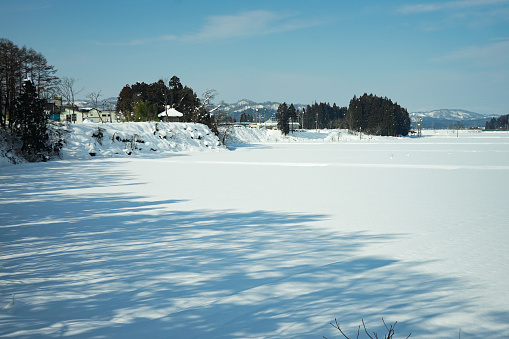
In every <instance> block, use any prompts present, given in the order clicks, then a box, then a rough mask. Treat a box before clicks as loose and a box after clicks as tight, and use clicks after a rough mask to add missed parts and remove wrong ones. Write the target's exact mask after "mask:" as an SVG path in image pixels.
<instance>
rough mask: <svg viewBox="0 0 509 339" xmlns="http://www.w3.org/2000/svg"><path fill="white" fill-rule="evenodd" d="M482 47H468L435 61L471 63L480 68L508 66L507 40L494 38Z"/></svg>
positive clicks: (508, 51)
mask: <svg viewBox="0 0 509 339" xmlns="http://www.w3.org/2000/svg"><path fill="white" fill-rule="evenodd" d="M493 41H495V42H493V43H491V44H487V45H484V46H468V47H464V48H461V49H459V50H456V51H453V52H451V53H449V54H447V55H444V56H442V57H439V58H436V59H435V60H437V61H454V62H455V61H471V62H474V63H475V64H477V65H480V66H488V67H490V68H498V67H501V66H504V67H507V66H508V65H509V59H508V58H507V56H508V55H509V38H496V39H493Z"/></svg>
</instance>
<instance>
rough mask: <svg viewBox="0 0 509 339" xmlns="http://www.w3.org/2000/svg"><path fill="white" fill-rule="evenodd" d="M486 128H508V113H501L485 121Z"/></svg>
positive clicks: (504, 129) (505, 129)
mask: <svg viewBox="0 0 509 339" xmlns="http://www.w3.org/2000/svg"><path fill="white" fill-rule="evenodd" d="M485 129H486V130H498V129H501V130H503V131H507V130H509V114H506V115H501V116H499V117H498V118H491V119H490V121H486V128H485Z"/></svg>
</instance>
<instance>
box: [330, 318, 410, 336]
mask: <svg viewBox="0 0 509 339" xmlns="http://www.w3.org/2000/svg"><path fill="white" fill-rule="evenodd" d="M382 322H383V323H384V326H385V328H386V329H387V334H385V335H384V339H393V338H394V333H395V332H394V328H395V327H396V324H397V323H398V322H397V321H396V322H395V323H394V324H392V325H390V326H387V324H386V323H385V320H384V318H382ZM330 324H331V325H332V327H334V328H335V329H337V330H338V331H339V332H340V333H341V334H342V335H343V337H345V338H346V339H350V338H349V337H348V336H347V335H346V334H345V332H343V330H342V329H341V327H340V326H339V323H338V320H337V319H334V323H330ZM362 326H363V327H364V332H366V335H367V336H368V337H369V338H370V339H378V334H377V333H376V332H373V336H371V335H370V334H369V332H368V329H367V328H366V324H365V323H364V319H362ZM360 333H361V326H360V325H359V327H358V328H357V339H359V335H360ZM411 335H412V333H410V334H409V335H408V336H407V337H406V339H408V338H410V336H411ZM324 338H325V339H327V338H326V337H324Z"/></svg>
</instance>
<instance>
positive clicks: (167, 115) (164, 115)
mask: <svg viewBox="0 0 509 339" xmlns="http://www.w3.org/2000/svg"><path fill="white" fill-rule="evenodd" d="M183 116H184V114H182V113H180V112H179V111H177V110H176V109H175V108H173V107H170V106H169V105H167V106H166V109H165V110H164V112H161V113H159V114H158V115H157V117H158V118H159V119H161V120H162V121H167V122H179V121H180V120H181V118H182V117H183Z"/></svg>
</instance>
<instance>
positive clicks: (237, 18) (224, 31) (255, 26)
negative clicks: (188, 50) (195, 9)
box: [182, 10, 319, 41]
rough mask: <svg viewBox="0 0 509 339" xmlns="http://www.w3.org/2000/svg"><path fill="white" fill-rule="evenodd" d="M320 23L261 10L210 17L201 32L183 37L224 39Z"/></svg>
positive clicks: (184, 38) (189, 38)
mask: <svg viewBox="0 0 509 339" xmlns="http://www.w3.org/2000/svg"><path fill="white" fill-rule="evenodd" d="M318 24H319V22H318V21H312V20H306V19H302V18H297V17H296V16H295V15H292V14H284V13H275V12H270V11H262V10H259V11H250V12H242V13H239V14H237V15H221V16H212V17H209V18H208V19H207V21H206V24H205V25H204V27H203V29H202V30H201V31H200V32H198V33H196V34H191V35H187V36H184V37H182V39H183V40H187V41H194V40H224V39H231V38H239V37H250V36H259V35H267V34H273V33H280V32H287V31H293V30H296V29H301V28H306V27H310V26H316V25H318Z"/></svg>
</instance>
